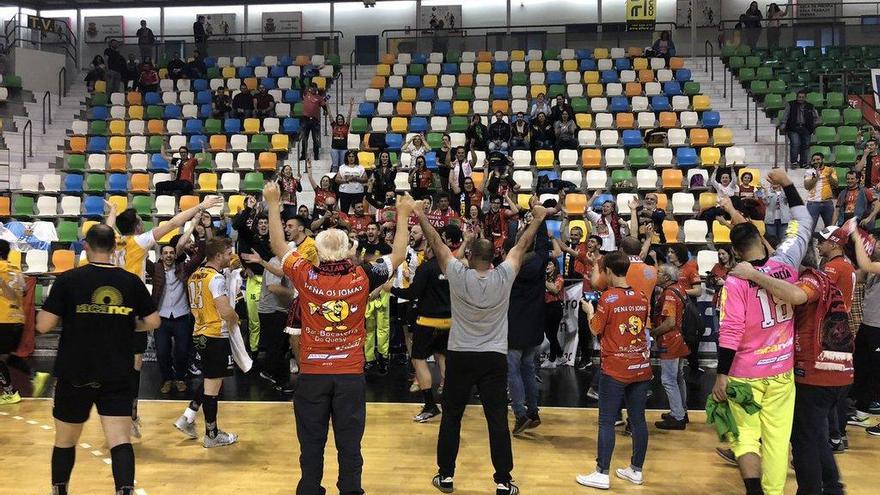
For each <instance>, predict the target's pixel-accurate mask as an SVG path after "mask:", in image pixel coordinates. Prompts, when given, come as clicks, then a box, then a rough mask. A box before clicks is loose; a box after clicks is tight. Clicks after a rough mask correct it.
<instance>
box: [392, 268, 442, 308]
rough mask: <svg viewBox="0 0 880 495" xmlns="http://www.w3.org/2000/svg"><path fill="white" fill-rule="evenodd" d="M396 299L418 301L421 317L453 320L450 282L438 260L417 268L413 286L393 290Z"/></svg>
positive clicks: (393, 288)
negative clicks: (441, 269)
mask: <svg viewBox="0 0 880 495" xmlns="http://www.w3.org/2000/svg"><path fill="white" fill-rule="evenodd" d="M391 294H392V295H394V296H395V297H399V298H403V299H409V300H418V304H417V306H418V314H419V316H426V317H429V318H451V317H452V309H451V306H450V302H449V281H448V280H446V276H445V275H443V272H442V271H440V262H439V261H437V258H431V259H429V260H425V261H424V262H422V264H421V265H419V267H418V268H416V274H415V276H414V277H413V281H412V284H410V286H409V287H407V288H406V289H398V288H396V287H392V288H391Z"/></svg>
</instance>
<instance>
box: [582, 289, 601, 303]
mask: <svg viewBox="0 0 880 495" xmlns="http://www.w3.org/2000/svg"><path fill="white" fill-rule="evenodd" d="M584 301H589V302H592V303H596V302H599V292H597V291H592V292H584Z"/></svg>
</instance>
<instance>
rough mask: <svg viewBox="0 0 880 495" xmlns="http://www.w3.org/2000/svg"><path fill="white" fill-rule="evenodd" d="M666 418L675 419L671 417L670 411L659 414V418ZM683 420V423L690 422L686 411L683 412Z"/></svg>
mask: <svg viewBox="0 0 880 495" xmlns="http://www.w3.org/2000/svg"><path fill="white" fill-rule="evenodd" d="M666 418H670V419H675V418H673V417H672V413H663V414H661V415H660V419H666ZM684 422H685V423H690V422H691V419H690V418H689V417H688V413H684Z"/></svg>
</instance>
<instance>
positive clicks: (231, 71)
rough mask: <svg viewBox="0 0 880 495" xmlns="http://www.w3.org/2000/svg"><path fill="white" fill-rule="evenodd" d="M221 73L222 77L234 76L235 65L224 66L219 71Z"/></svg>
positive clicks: (230, 77)
mask: <svg viewBox="0 0 880 495" xmlns="http://www.w3.org/2000/svg"><path fill="white" fill-rule="evenodd" d="M221 75H222V76H223V79H232V78H234V77H235V67H232V66H228V67H224V68H223V70H222V72H221Z"/></svg>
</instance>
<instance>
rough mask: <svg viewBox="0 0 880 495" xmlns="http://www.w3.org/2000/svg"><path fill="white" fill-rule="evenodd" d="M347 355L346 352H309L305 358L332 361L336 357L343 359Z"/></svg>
mask: <svg viewBox="0 0 880 495" xmlns="http://www.w3.org/2000/svg"><path fill="white" fill-rule="evenodd" d="M348 356H349V355H348V354H317V353H311V354H309V355H308V356H306V359H308V360H309V361H333V360H337V359H345V358H347V357H348Z"/></svg>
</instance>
